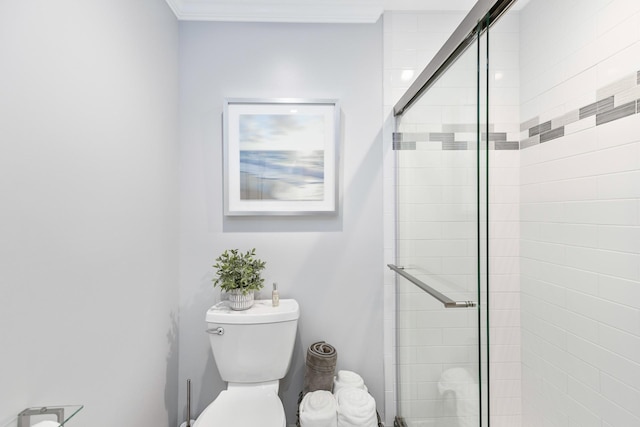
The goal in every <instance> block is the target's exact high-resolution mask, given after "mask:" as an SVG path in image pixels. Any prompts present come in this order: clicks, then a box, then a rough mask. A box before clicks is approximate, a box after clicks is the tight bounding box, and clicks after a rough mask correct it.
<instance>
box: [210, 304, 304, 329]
mask: <svg viewBox="0 0 640 427" xmlns="http://www.w3.org/2000/svg"><path fill="white" fill-rule="evenodd" d="M299 317H300V308H299V307H298V302H297V301H296V300H294V299H281V300H280V304H279V305H278V306H277V307H273V305H272V302H271V300H270V299H269V300H256V301H255V303H254V304H253V306H252V307H251V308H250V309H248V310H240V311H236V310H231V307H229V302H228V301H221V302H219V303H218V304H216V305H214V306H213V307H211V308H210V309H209V310H207V316H206V320H207V323H220V324H253V323H277V322H286V321H291V320H297V319H298V318H299Z"/></svg>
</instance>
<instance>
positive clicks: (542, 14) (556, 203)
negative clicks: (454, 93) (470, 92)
mask: <svg viewBox="0 0 640 427" xmlns="http://www.w3.org/2000/svg"><path fill="white" fill-rule="evenodd" d="M543 23H544V29H545V30H544V31H540V29H541V25H543ZM639 24H640V3H638V2H637V1H634V0H628V1H627V0H614V1H596V0H590V1H580V2H566V3H565V2H554V1H547V0H535V1H531V2H530V3H529V4H528V6H527V7H525V8H524V9H523V10H522V12H521V29H522V32H521V39H520V40H521V45H520V52H521V82H522V84H521V92H520V95H521V102H522V104H521V110H520V111H521V117H522V120H523V122H524V121H528V120H529V119H531V118H535V117H537V118H538V122H539V123H544V122H546V121H549V120H551V128H552V129H556V128H560V127H562V124H563V123H564V128H563V129H564V136H563V137H560V138H557V139H552V140H549V141H546V142H544V143H536V141H535V137H532V139H529V135H528V129H526V128H527V127H530V126H531V125H532V124H531V123H530V124H528V125H526V126H524V128H525V129H523V130H524V132H523V140H526V141H527V145H528V144H529V143H531V144H533V145H530V146H529V145H528V146H527V147H525V148H524V149H522V150H521V173H520V182H521V212H520V215H521V221H522V222H521V227H522V228H521V236H522V239H521V247H520V251H521V273H522V283H521V286H522V362H523V378H522V382H523V414H524V415H523V425H524V426H532V427H533V426H536V427H537V426H541V425H568V426H580V427H589V426H606V427H614V426H631V425H640V410H639V409H638V402H639V401H640V357H639V355H640V304H639V303H638V301H639V299H638V297H639V296H640V246H639V244H640V215H639V211H640V132H639V129H640V115H639V114H637V99H639V98H640V87H639V86H638V78H637V76H638V71H640V61H639V60H638V58H640V32H638V28H640V25H639ZM610 95H614V100H613V106H614V107H616V108H618V107H622V106H624V105H625V103H627V102H628V101H634V103H635V107H636V108H635V109H634V108H633V105H632V108H631V115H628V116H626V117H621V118H618V119H617V120H614V121H610V122H607V123H604V122H603V121H601V120H600V121H599V119H601V118H602V116H601V117H600V118H598V119H596V116H594V115H592V116H589V117H582V118H580V117H579V115H578V112H579V109H580V108H582V107H585V106H587V105H589V104H591V103H593V102H596V101H598V100H602V99H605V98H606V97H608V96H610ZM597 123H599V124H597Z"/></svg>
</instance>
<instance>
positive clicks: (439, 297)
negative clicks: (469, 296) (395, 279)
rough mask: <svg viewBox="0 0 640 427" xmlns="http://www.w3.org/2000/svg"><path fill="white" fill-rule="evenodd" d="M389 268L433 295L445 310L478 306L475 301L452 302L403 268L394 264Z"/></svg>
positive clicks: (388, 265) (389, 265)
mask: <svg viewBox="0 0 640 427" xmlns="http://www.w3.org/2000/svg"><path fill="white" fill-rule="evenodd" d="M387 267H389V268H390V269H391V270H393V271H395V272H396V273H398V274H399V275H401V276H402V277H404V278H405V279H407V280H408V281H410V282H411V283H413V284H414V285H416V286H418V287H419V288H420V289H422V290H423V291H425V292H426V293H428V294H429V295H431V296H432V297H434V298H435V299H437V300H438V301H440V302H441V303H442V304H444V308H466V307H475V306H476V303H475V302H473V301H454V300H452V299H451V298H449V297H448V296H446V295H444V294H441V293H440V292H438V291H436V290H435V289H433V288H432V287H431V286H429V285H427V284H426V283H424V282H423V281H422V280H419V279H417V278H415V277H413V276H412V275H411V274H409V273H407V272H406V271H404V268H402V267H398V266H397V265H394V264H387Z"/></svg>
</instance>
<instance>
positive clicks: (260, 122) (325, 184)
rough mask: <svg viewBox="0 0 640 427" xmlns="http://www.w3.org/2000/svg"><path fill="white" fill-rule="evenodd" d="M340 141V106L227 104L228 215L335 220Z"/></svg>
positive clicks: (228, 101) (225, 166) (330, 103)
mask: <svg viewBox="0 0 640 427" xmlns="http://www.w3.org/2000/svg"><path fill="white" fill-rule="evenodd" d="M339 135H340V108H339V104H338V101H337V100H307V99H267V100H264V99H262V100H261V99H226V100H225V102H224V113H223V159H224V160H223V163H224V164H223V181H224V214H225V215H227V216H247V215H323V214H335V213H336V212H337V210H338V188H339V187H338V182H339V180H338V165H339Z"/></svg>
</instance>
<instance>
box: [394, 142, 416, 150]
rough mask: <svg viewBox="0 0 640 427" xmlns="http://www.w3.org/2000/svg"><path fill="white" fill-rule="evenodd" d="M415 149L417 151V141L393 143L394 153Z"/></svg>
mask: <svg viewBox="0 0 640 427" xmlns="http://www.w3.org/2000/svg"><path fill="white" fill-rule="evenodd" d="M415 149H416V142H415V141H393V150H394V151H403V150H415Z"/></svg>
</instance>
